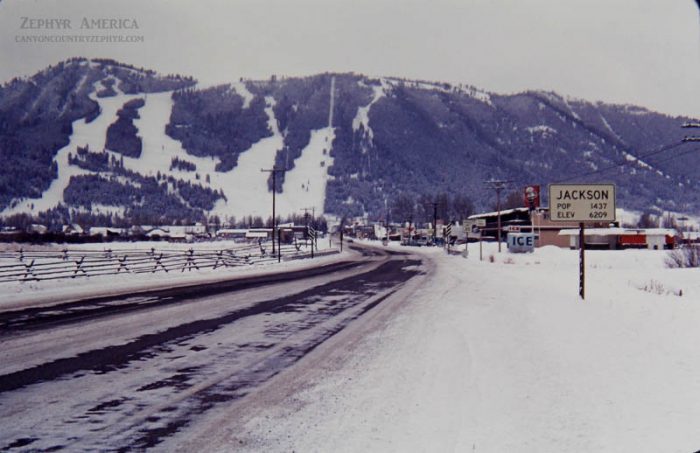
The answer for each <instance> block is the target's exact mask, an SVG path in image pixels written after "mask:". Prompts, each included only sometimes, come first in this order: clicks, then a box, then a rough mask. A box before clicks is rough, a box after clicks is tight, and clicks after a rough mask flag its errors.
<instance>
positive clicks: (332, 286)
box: [0, 252, 421, 451]
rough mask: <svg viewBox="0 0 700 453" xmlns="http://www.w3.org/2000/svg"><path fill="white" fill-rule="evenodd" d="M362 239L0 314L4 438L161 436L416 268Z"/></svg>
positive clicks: (251, 388) (139, 445)
mask: <svg viewBox="0 0 700 453" xmlns="http://www.w3.org/2000/svg"><path fill="white" fill-rule="evenodd" d="M420 263H421V262H420V260H419V259H417V258H415V257H413V256H410V255H405V254H402V253H397V252H389V253H386V252H381V253H380V252H365V256H363V258H362V259H361V260H359V261H346V262H341V263H337V264H335V265H332V266H326V268H325V269H324V271H323V272H319V271H315V272H309V271H303V272H299V273H298V274H297V275H294V276H293V277H294V278H289V277H290V276H289V275H288V276H286V277H283V278H279V277H277V278H269V277H267V278H266V279H260V278H258V279H247V280H246V279H243V280H238V281H237V282H235V283H217V284H211V285H206V286H200V287H185V288H178V289H172V290H165V291H162V290H161V291H153V292H150V293H142V294H139V295H138V296H134V297H126V298H114V297H113V298H97V299H92V300H87V301H82V302H73V303H70V304H64V305H54V306H51V307H40V308H31V309H25V310H21V311H13V312H6V313H4V314H1V315H0V326H1V328H0V332H1V333H0V342H1V343H2V348H1V350H0V363H2V368H1V369H0V373H1V374H0V439H1V440H0V449H3V450H5V449H9V450H13V449H18V450H25V449H30V450H53V449H59V448H66V449H69V450H71V451H75V450H78V451H85V450H92V451H94V450H101V451H103V450H120V449H122V450H129V449H143V448H149V447H153V446H156V445H159V444H160V443H161V442H162V441H163V440H165V439H168V438H169V437H170V436H172V435H173V434H175V433H178V432H179V434H182V433H183V432H185V433H186V432H187V429H188V426H189V425H190V424H191V423H193V422H195V421H197V420H198V417H202V416H204V414H205V413H208V412H210V411H212V410H214V411H215V409H217V408H220V407H221V406H226V405H227V404H230V403H231V402H232V401H234V400H241V399H244V398H246V396H248V395H250V394H254V393H255V390H256V389H257V388H258V387H260V386H262V385H263V384H265V383H266V382H268V381H270V380H271V379H272V378H273V377H275V376H277V375H279V374H280V373H281V372H282V371H284V370H286V369H287V368H289V367H290V366H291V365H293V364H294V363H296V362H297V361H298V360H299V359H300V358H302V357H304V356H305V355H306V354H307V353H308V352H310V351H312V350H314V349H315V348H317V347H318V346H319V345H320V344H321V343H323V342H324V341H325V340H327V339H328V338H330V337H332V336H333V335H335V334H336V333H338V332H339V331H341V330H343V329H344V328H345V327H346V326H348V325H349V324H350V323H351V322H352V321H354V320H356V319H358V318H359V317H361V316H362V315H363V314H365V313H366V312H368V311H369V310H371V309H372V308H374V307H375V306H377V305H378V304H380V303H381V302H382V301H383V300H385V299H386V298H387V297H389V296H390V295H391V294H392V293H394V292H395V291H396V290H397V289H398V288H400V287H401V286H402V284H403V283H404V282H406V281H407V280H409V279H411V278H412V277H414V276H416V275H418V274H419V273H421V271H420V267H419V265H420Z"/></svg>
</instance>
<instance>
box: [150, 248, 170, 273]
mask: <svg viewBox="0 0 700 453" xmlns="http://www.w3.org/2000/svg"><path fill="white" fill-rule="evenodd" d="M153 251H154V249H151V252H153ZM153 259H154V260H156V265H155V266H153V271H152V272H151V273H155V272H156V271H157V270H158V266H160V267H162V268H163V270H164V271H165V272H168V269H167V268H166V267H165V266H164V265H163V263H162V262H161V261H160V260H161V259H163V252H161V253H160V255H159V256H158V257H157V258H156V256H155V255H153Z"/></svg>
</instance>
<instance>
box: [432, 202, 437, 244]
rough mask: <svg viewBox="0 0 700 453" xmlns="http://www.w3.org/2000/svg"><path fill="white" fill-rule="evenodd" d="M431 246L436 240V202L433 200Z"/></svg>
mask: <svg viewBox="0 0 700 453" xmlns="http://www.w3.org/2000/svg"><path fill="white" fill-rule="evenodd" d="M432 204H433V246H435V242H436V241H437V206H438V202H437V201H433V203H432Z"/></svg>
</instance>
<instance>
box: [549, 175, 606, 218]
mask: <svg viewBox="0 0 700 453" xmlns="http://www.w3.org/2000/svg"><path fill="white" fill-rule="evenodd" d="M549 218H550V219H551V220H552V221H553V222H614V221H615V185H614V184H551V185H550V186H549Z"/></svg>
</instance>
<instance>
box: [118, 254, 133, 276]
mask: <svg viewBox="0 0 700 453" xmlns="http://www.w3.org/2000/svg"><path fill="white" fill-rule="evenodd" d="M127 256H128V255H124V258H120V259H119V269H117V274H118V273H119V271H121V270H122V269H124V270H125V271H126V272H131V271H130V270H129V268H128V267H126V257H127Z"/></svg>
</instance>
